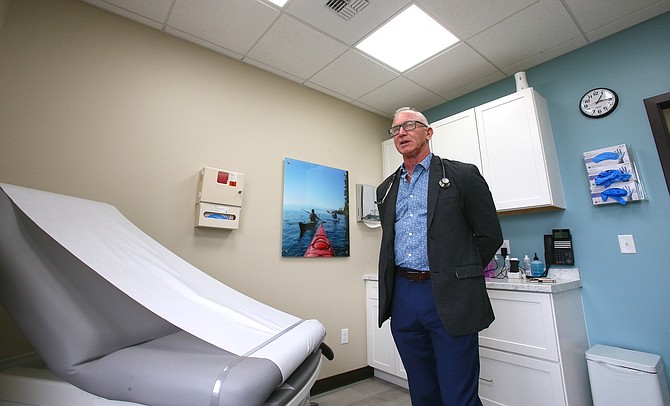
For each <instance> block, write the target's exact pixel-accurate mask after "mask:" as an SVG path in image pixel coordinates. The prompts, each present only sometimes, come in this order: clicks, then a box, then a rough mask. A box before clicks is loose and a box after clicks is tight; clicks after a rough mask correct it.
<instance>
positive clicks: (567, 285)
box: [363, 268, 582, 293]
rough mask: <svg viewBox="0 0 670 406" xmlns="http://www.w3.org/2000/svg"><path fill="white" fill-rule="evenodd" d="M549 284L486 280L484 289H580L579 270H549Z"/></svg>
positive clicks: (373, 277)
mask: <svg viewBox="0 0 670 406" xmlns="http://www.w3.org/2000/svg"><path fill="white" fill-rule="evenodd" d="M547 278H548V279H552V280H555V282H550V283H546V282H544V283H540V282H529V281H526V280H525V279H508V278H486V289H496V290H516V291H523V292H540V293H558V292H564V291H566V290H571V289H577V288H581V287H582V280H581V278H580V276H579V268H555V269H554V268H549V274H548V275H547ZM363 279H364V280H366V281H376V280H378V277H377V274H365V275H363Z"/></svg>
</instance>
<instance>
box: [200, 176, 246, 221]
mask: <svg viewBox="0 0 670 406" xmlns="http://www.w3.org/2000/svg"><path fill="white" fill-rule="evenodd" d="M243 189H244V174H243V173H239V172H232V171H228V170H225V169H217V168H211V167H207V166H206V167H204V168H203V169H202V170H201V171H200V174H199V177H198V193H197V195H196V210H195V226H196V227H213V228H227V229H237V228H239V226H240V211H241V209H242V190H243Z"/></svg>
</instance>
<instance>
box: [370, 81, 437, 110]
mask: <svg viewBox="0 0 670 406" xmlns="http://www.w3.org/2000/svg"><path fill="white" fill-rule="evenodd" d="M436 96H437V95H436V94H434V93H431V92H430V91H428V90H426V89H424V88H423V87H421V86H419V85H417V84H416V83H414V82H412V81H410V80H408V79H405V78H403V77H399V78H397V79H394V80H392V81H391V82H389V83H386V84H385V85H383V86H381V87H379V88H377V89H375V90H373V91H372V92H370V93H368V94H366V95H365V96H363V97H360V98H359V99H358V101H360V102H361V103H364V104H367V105H368V106H372V107H374V108H376V109H378V110H380V111H383V112H385V113H387V114H393V113H394V112H395V111H396V110H397V109H398V108H400V107H403V106H411V107H413V106H416V105H418V104H421V103H423V102H424V101H425V100H428V99H433V98H435V97H436Z"/></svg>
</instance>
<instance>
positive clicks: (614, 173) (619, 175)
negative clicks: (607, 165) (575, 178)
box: [596, 169, 631, 187]
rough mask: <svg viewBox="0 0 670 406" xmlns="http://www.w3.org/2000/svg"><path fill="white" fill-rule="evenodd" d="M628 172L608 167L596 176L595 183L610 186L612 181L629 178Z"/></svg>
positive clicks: (621, 180)
mask: <svg viewBox="0 0 670 406" xmlns="http://www.w3.org/2000/svg"><path fill="white" fill-rule="evenodd" d="M630 177H631V174H630V173H623V172H621V170H619V169H610V170H607V171H602V172H600V173H599V174H598V175H597V176H596V185H598V186H601V185H604V186H605V187H610V185H611V184H612V183H614V182H626V181H627V180H628V179H630Z"/></svg>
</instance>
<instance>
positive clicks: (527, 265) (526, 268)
mask: <svg viewBox="0 0 670 406" xmlns="http://www.w3.org/2000/svg"><path fill="white" fill-rule="evenodd" d="M523 271H524V272H525V273H526V276H531V273H530V258H528V255H525V256H524V257H523Z"/></svg>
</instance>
